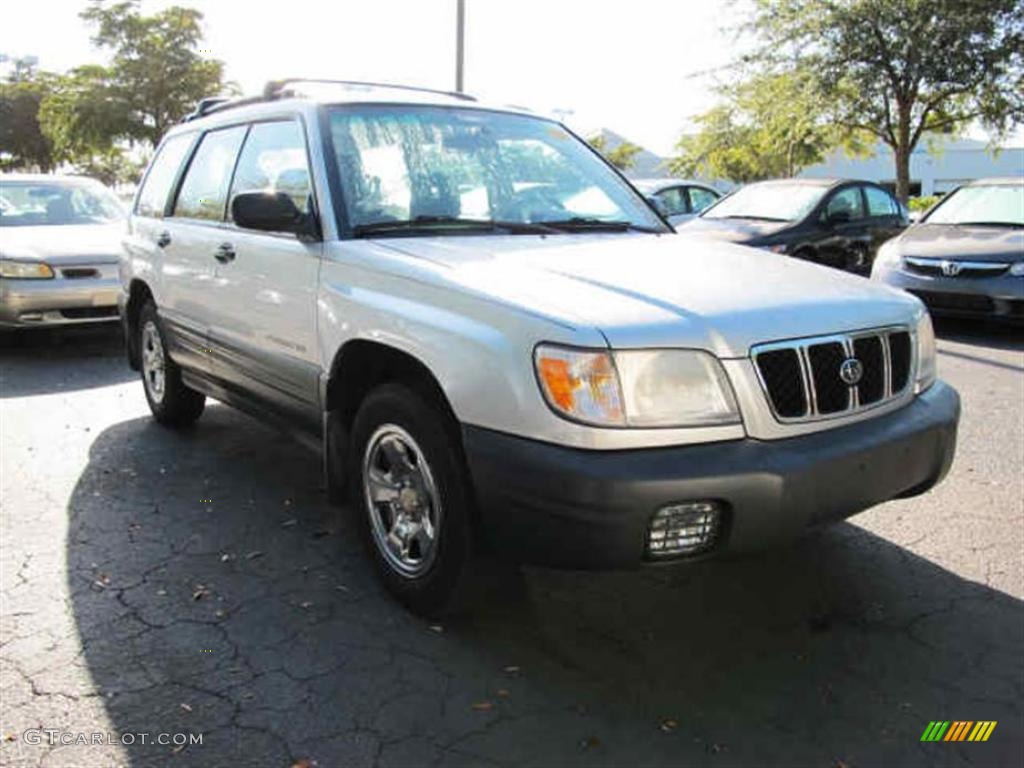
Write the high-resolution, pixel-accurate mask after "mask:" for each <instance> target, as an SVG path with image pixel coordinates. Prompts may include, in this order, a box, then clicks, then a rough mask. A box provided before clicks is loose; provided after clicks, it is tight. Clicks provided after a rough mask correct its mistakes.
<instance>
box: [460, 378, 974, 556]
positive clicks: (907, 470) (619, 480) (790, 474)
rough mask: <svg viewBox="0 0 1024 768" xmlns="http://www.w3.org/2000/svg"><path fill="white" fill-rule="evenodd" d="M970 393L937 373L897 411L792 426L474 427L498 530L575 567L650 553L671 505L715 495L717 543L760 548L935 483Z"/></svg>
mask: <svg viewBox="0 0 1024 768" xmlns="http://www.w3.org/2000/svg"><path fill="white" fill-rule="evenodd" d="M959 415H960V399H959V397H958V395H957V393H956V391H955V390H953V389H952V388H951V387H949V386H947V385H945V384H943V383H941V382H939V383H936V384H935V385H934V386H933V387H931V389H929V390H928V391H927V392H926V393H924V394H923V395H920V396H918V397H917V398H916V399H915V400H914V401H913V402H912V403H910V404H909V405H907V406H906V407H904V408H901V409H900V410H898V411H894V412H892V413H888V414H886V415H884V416H879V417H876V418H874V419H870V420H867V421H863V422H859V423H856V424H851V425H849V426H845V427H839V428H836V429H832V430H828V431H824V432H816V433H813V434H810V435H804V436H800V437H793V438H788V439H785V440H774V441H760V440H752V439H745V440H733V441H728V442H722V443H711V444H703V445H691V446H680V447H673V448H654V449H645V450H632V451H584V450H579V449H574V448H565V447H562V446H555V445H550V444H547V443H539V442H536V441H532V440H526V439H523V438H519V437H513V436H510V435H505V434H501V433H497V432H492V431H490V430H485V429H480V428H476V427H468V426H467V427H464V429H463V437H464V446H465V451H466V456H467V458H468V461H469V465H470V471H471V474H472V478H473V482H474V484H475V488H476V492H477V498H478V502H479V506H480V520H481V526H482V529H483V533H484V536H485V538H486V540H487V541H488V542H489V543H490V544H491V546H492V547H493V548H494V549H496V550H499V551H502V552H505V553H507V554H509V555H510V556H511V557H513V558H515V559H518V560H522V561H526V562H536V563H543V564H546V565H552V566H562V567H571V568H620V567H631V566H636V565H640V564H642V563H643V562H644V551H645V543H646V538H647V529H648V525H649V523H650V520H651V517H652V515H653V514H654V512H655V511H656V510H657V509H659V508H660V507H662V506H665V505H667V504H672V503H676V502H681V501H689V500H715V501H718V502H720V503H722V504H723V505H724V507H725V509H726V515H727V521H726V535H725V536H724V538H723V539H722V540H721V542H720V544H719V546H718V547H717V549H716V550H715V553H722V552H735V551H744V550H752V549H759V548H763V547H766V546H769V545H771V544H773V543H776V542H781V541H785V540H787V539H791V538H793V537H794V536H796V535H797V534H798V533H799V532H800V531H802V530H803V529H805V528H807V527H808V526H813V525H818V524H822V523H827V522H830V521H835V520H840V519H843V518H846V517H849V516H850V515H853V514H855V513H857V512H860V511H862V510H864V509H867V508H868V507H872V506H874V505H876V504H879V503H881V502H884V501H888V500H889V499H893V498H897V497H901V496H912V495H916V494H919V493H923V492H924V491H926V490H928V489H929V488H931V487H932V486H934V485H935V484H936V483H938V482H939V481H940V480H941V479H942V478H943V477H944V476H945V474H946V472H948V470H949V467H950V465H951V464H952V461H953V454H954V451H955V447H956V431H957V423H958V421H959Z"/></svg>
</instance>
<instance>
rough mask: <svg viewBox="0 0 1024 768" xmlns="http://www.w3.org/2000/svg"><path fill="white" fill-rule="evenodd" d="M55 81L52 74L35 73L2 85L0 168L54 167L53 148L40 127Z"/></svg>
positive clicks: (0, 90) (47, 169)
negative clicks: (41, 107) (40, 112)
mask: <svg viewBox="0 0 1024 768" xmlns="http://www.w3.org/2000/svg"><path fill="white" fill-rule="evenodd" d="M53 81H54V76H53V75H49V74H40V73H36V72H32V73H30V74H29V75H27V76H19V77H18V79H17V80H12V81H10V82H3V83H0V169H3V170H5V171H9V170H15V169H19V168H38V169H39V170H40V171H43V172H46V171H49V170H50V169H52V168H53V166H54V157H53V145H52V143H51V142H50V140H49V138H48V137H47V136H46V135H45V134H44V133H43V130H42V127H41V126H40V124H39V108H40V104H42V102H43V100H44V98H45V97H46V95H47V93H49V92H50V90H51V89H52V87H53Z"/></svg>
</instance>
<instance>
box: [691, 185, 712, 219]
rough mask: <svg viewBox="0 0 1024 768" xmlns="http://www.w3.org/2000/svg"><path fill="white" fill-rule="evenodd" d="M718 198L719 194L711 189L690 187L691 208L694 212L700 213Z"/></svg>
mask: <svg viewBox="0 0 1024 768" xmlns="http://www.w3.org/2000/svg"><path fill="white" fill-rule="evenodd" d="M717 199H718V196H717V195H716V194H715V193H714V192H712V191H711V190H710V189H704V188H703V187H690V210H691V211H693V212H694V213H700V212H701V211H703V210H704V209H705V208H707V207H708V206H709V205H711V204H712V203H713V202H715V200H717Z"/></svg>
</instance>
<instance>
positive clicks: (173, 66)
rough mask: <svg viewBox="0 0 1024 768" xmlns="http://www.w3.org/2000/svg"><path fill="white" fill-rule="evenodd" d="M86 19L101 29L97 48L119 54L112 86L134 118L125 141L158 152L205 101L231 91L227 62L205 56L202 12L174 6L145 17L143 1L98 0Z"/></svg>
mask: <svg viewBox="0 0 1024 768" xmlns="http://www.w3.org/2000/svg"><path fill="white" fill-rule="evenodd" d="M81 16H82V18H83V19H84V20H85V21H87V22H88V23H90V24H92V25H93V26H94V27H95V28H96V34H95V35H94V36H93V38H92V40H93V43H94V44H95V45H97V46H99V47H101V48H106V49H108V50H110V51H111V52H112V53H113V61H112V62H111V66H110V70H109V76H110V77H109V81H108V85H109V87H110V89H111V96H110V98H111V100H112V101H113V103H116V104H117V105H118V106H119V107H120V108H123V109H124V111H125V112H126V114H127V117H128V119H127V121H126V123H125V134H124V135H123V136H122V137H123V138H128V139H130V140H132V141H144V142H147V143H148V144H149V145H150V146H151V147H156V145H157V144H158V143H159V141H160V138H161V137H162V136H163V135H164V133H165V132H166V131H167V129H168V128H170V127H171V126H172V125H174V124H175V123H176V122H178V121H179V120H181V118H182V117H184V116H185V115H186V114H188V113H189V112H191V111H192V109H193V108H194V107H195V104H196V102H197V101H199V99H201V98H203V97H205V96H211V95H214V94H217V93H220V92H222V91H224V90H225V83H224V79H223V77H224V64H223V62H221V61H218V60H214V59H207V58H203V57H202V56H201V55H200V52H199V46H200V44H201V43H202V39H203V32H202V27H201V22H202V19H203V15H202V14H201V13H200V12H199V11H196V10H194V9H192V8H183V7H180V6H171V7H169V8H166V9H165V10H163V11H160V12H159V13H155V14H153V15H150V16H144V15H143V14H142V13H141V12H140V10H139V1H138V0H124V1H123V2H117V3H114V4H112V5H110V4H107V3H104V2H103V0H92V2H91V3H90V5H89V7H88V8H87V9H86V10H85V11H83V12H82V14H81ZM117 122H120V121H117Z"/></svg>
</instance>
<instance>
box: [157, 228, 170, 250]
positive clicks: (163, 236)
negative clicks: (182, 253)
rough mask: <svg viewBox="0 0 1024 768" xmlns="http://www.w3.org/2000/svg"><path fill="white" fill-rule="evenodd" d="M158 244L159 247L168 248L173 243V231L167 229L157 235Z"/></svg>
mask: <svg viewBox="0 0 1024 768" xmlns="http://www.w3.org/2000/svg"><path fill="white" fill-rule="evenodd" d="M156 244H157V247H158V248H166V247H167V246H168V245H170V244H171V233H170V232H168V231H167V230H166V229H165V230H164V231H163V232H161V233H160V234H159V235H157V236H156Z"/></svg>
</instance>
